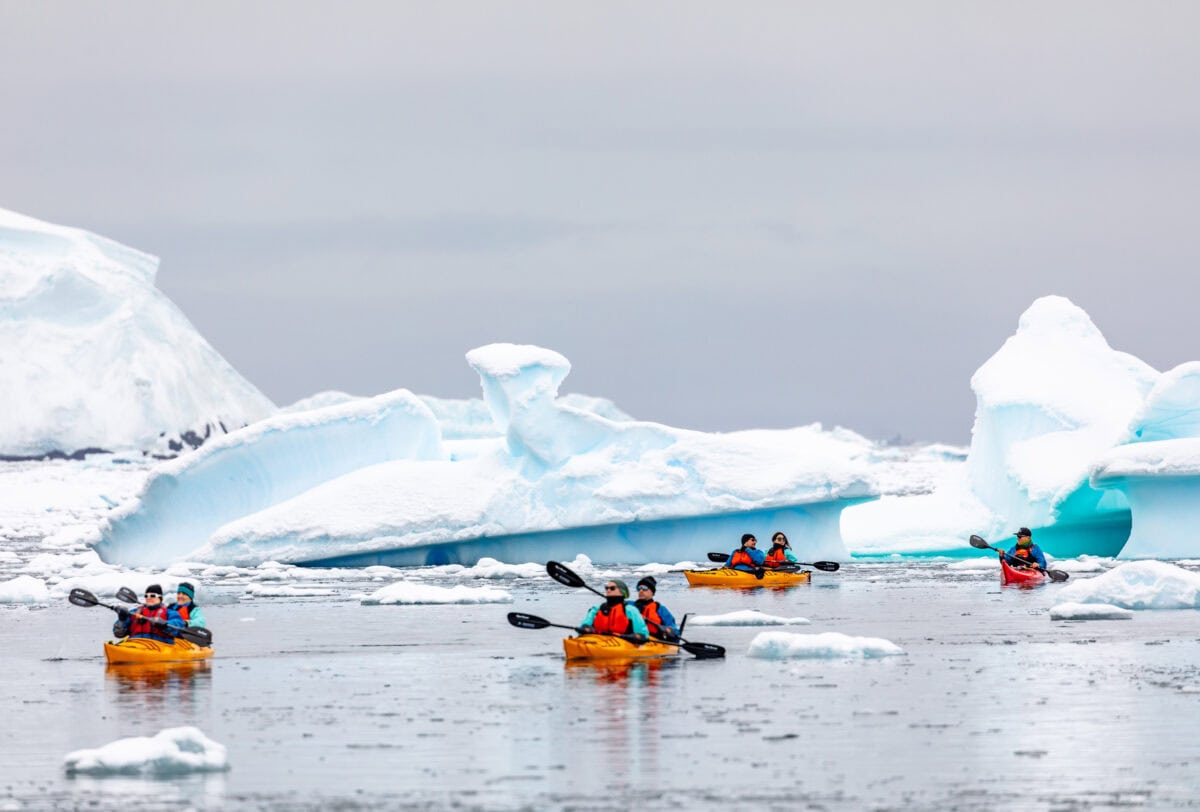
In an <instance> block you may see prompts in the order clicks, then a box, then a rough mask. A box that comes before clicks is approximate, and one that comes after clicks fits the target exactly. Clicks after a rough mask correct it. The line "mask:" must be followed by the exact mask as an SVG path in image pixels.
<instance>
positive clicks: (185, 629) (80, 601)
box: [67, 588, 212, 646]
mask: <svg viewBox="0 0 1200 812" xmlns="http://www.w3.org/2000/svg"><path fill="white" fill-rule="evenodd" d="M134 597H135V599H136V597H137V596H136V595H135V596H134ZM67 600H69V601H70V602H71V603H73V604H75V605H76V606H103V607H104V608H105V609H111V610H113V611H114V612H116V613H117V614H120V613H121V612H127V611H128V610H126V609H124V608H122V607H120V606H111V605H109V604H107V603H101V602H100V601H99V600H97V599H96V596H95V595H93V594H92V593H91V592H88V591H87V590H86V589H78V588H76V589H72V590H71V594H70V595H68V596H67ZM142 619H143V620H146V621H149V622H150V623H151V624H152V625H155V626H162V627H164V631H165V632H166V633H167V634H169V635H171V636H173V637H182V638H183V639H184V640H187V641H188V642H189V643H195V644H196V645H198V646H211V645H212V632H210V631H209V630H208V629H201V628H197V627H192V626H171V625H168V624H167V622H166V621H163V620H159V619H157V618H142Z"/></svg>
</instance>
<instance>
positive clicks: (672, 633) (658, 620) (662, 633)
mask: <svg viewBox="0 0 1200 812" xmlns="http://www.w3.org/2000/svg"><path fill="white" fill-rule="evenodd" d="M637 591H638V597H637V600H636V601H635V603H636V604H637V608H638V611H639V612H641V613H642V617H643V618H644V619H645V621H646V626H647V627H648V628H649V629H650V633H651V634H653V635H654V636H655V637H658V638H661V639H663V640H674V639H675V638H677V637H679V624H677V623H676V622H675V616H674V615H672V614H671V610H670V609H668V608H667V607H665V606H663V605H662V604H661V603H659V602H658V598H657V597H655V593H656V592H657V591H658V581H656V580H654V576H653V575H647V576H646V577H645V578H643V579H642V580H640V581H638V582H637Z"/></svg>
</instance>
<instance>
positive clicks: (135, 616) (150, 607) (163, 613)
mask: <svg viewBox="0 0 1200 812" xmlns="http://www.w3.org/2000/svg"><path fill="white" fill-rule="evenodd" d="M162 596H163V591H162V587H161V586H159V585H158V584H150V586H148V587H146V602H145V603H143V604H142V605H141V606H139V607H138V608H136V609H134V610H133V611H132V612H131V611H129V610H128V609H122V610H120V611H119V612H117V622H116V623H114V624H113V637H148V638H150V639H151V640H158V641H159V642H161V643H174V642H175V638H174V637H172V636H171V634H170V632H169V631H167V626H178V627H182V626H183V625H184V624H183V618H181V617H180V616H179V613H178V612H176V611H175V610H174V609H168V608H167V607H166V606H164V605H163V602H162ZM154 621H162V623H161V624H160V623H156V622H154Z"/></svg>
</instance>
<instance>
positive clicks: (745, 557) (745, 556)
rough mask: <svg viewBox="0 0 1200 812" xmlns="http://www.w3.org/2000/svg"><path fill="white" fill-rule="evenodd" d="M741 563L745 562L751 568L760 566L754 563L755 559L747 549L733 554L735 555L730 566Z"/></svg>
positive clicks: (730, 560)
mask: <svg viewBox="0 0 1200 812" xmlns="http://www.w3.org/2000/svg"><path fill="white" fill-rule="evenodd" d="M739 564H745V565H746V566H747V567H751V568H753V567H756V566H758V565H757V564H755V563H754V559H753V558H751V557H750V553H748V552H746V551H745V550H738V551H737V552H736V553H734V554H733V557H732V558H730V559H729V566H731V567H736V566H738V565H739Z"/></svg>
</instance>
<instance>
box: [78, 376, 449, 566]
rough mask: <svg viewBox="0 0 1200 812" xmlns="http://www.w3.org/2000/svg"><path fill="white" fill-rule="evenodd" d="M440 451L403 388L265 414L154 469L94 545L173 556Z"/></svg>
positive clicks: (425, 412) (114, 556)
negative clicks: (304, 498) (327, 486)
mask: <svg viewBox="0 0 1200 812" xmlns="http://www.w3.org/2000/svg"><path fill="white" fill-rule="evenodd" d="M444 453H445V452H444V450H443V449H442V447H441V437H440V434H439V432H438V425H437V421H436V420H435V419H434V417H433V413H432V412H430V410H429V407H427V406H426V405H425V404H424V403H423V402H422V401H421V400H420V399H419V398H417V397H416V396H415V395H413V394H412V393H411V392H408V391H406V390H397V391H395V392H391V393H388V394H386V395H380V396H378V397H375V398H368V399H364V400H355V401H351V402H348V403H342V404H339V405H334V406H328V407H325V408H321V409H315V410H309V411H301V412H296V413H293V414H284V415H279V416H276V417H271V418H267V419H266V420H261V421H259V422H258V423H255V424H254V425H252V426H248V427H246V428H244V429H241V430H240V431H236V432H233V433H231V434H228V435H226V436H224V437H221V438H218V439H217V440H214V441H212V442H210V443H207V444H205V445H204V446H203V447H201V448H200V449H198V450H197V451H195V452H193V453H191V454H189V455H186V456H184V457H180V458H179V459H175V460H171V461H169V462H166V463H163V464H162V465H160V466H158V467H157V468H156V469H155V470H154V471H153V473H152V474H151V475H150V477H149V479H148V480H147V482H146V484H145V486H144V488H143V489H142V492H141V493H140V494H139V495H138V497H137V499H136V500H134V501H132V502H130V503H128V504H127V505H124V506H122V508H121V509H120V510H119V512H117V513H116V514H114V515H113V516H112V517H111V518H110V519H109V520H108V522H107V523H106V524H105V526H104V528H103V530H102V538H101V540H100V541H99V543H98V544H97V551H98V552H99V553H100V556H101V557H102V558H103V559H104V560H105V561H108V562H110V563H120V564H124V565H127V566H142V565H152V564H162V563H164V562H168V561H176V560H179V559H181V558H186V557H187V556H188V554H189V553H191V552H192V551H193V550H195V549H197V548H199V547H201V546H202V545H204V544H205V543H206V542H207V541H208V537H209V535H210V534H211V533H212V532H213V531H214V530H216V529H217V528H218V527H220V526H221V525H223V524H225V523H227V522H229V521H232V520H234V519H237V518H239V517H242V516H246V515H247V514H250V513H254V512H257V511H260V510H263V509H265V508H269V507H270V506H272V505H275V504H278V503H279V502H282V501H285V500H287V499H290V498H292V497H294V496H296V495H297V494H299V493H302V492H303V491H305V490H307V489H309V488H312V487H314V486H315V485H318V484H320V483H322V482H325V481H327V480H329V479H332V478H336V477H338V476H341V475H342V474H346V473H349V472H351V471H355V470H358V469H360V468H363V467H366V466H370V465H373V464H376V463H379V462H384V461H387V460H397V459H429V460H433V459H439V458H441V457H443V456H444Z"/></svg>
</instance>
